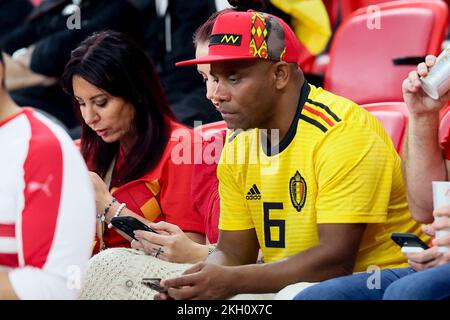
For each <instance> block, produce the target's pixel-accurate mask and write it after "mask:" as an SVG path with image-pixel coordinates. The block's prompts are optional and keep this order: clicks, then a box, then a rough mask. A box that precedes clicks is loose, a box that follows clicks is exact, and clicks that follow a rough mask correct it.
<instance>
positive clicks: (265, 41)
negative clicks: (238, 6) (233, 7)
mask: <svg viewBox="0 0 450 320" xmlns="http://www.w3.org/2000/svg"><path fill="white" fill-rule="evenodd" d="M299 55H300V44H299V42H298V40H297V37H296V36H295V33H294V31H292V29H291V28H290V27H289V26H288V25H287V24H286V22H284V21H283V20H282V19H280V18H278V17H276V16H273V15H271V14H267V13H263V12H256V11H252V10H249V11H247V12H226V13H223V14H221V15H219V16H218V17H217V19H216V22H215V23H214V26H213V29H212V33H211V36H210V42H209V50H208V55H207V56H205V57H202V58H199V59H192V60H186V61H181V62H177V63H176V65H177V66H190V65H195V64H204V63H211V62H219V61H228V60H242V59H268V60H274V61H286V62H293V63H297V62H298V61H299V58H300V56H299Z"/></svg>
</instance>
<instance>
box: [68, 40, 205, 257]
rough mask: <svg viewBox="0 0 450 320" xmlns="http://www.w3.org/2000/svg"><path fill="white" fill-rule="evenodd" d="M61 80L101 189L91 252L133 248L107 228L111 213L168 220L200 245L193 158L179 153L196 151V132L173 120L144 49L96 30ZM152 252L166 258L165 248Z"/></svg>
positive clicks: (83, 150) (125, 238) (97, 190)
mask: <svg viewBox="0 0 450 320" xmlns="http://www.w3.org/2000/svg"><path fill="white" fill-rule="evenodd" d="M62 82H63V87H64V89H65V90H66V92H68V93H69V94H70V95H71V96H72V97H73V99H74V104H75V106H76V107H77V108H76V113H77V114H78V116H80V117H81V118H82V120H83V121H82V126H81V145H80V149H81V153H82V155H83V157H84V158H85V160H86V162H87V164H88V167H89V169H90V170H91V171H92V172H91V179H92V182H93V185H94V188H95V193H96V207H97V218H98V222H97V236H98V242H97V244H96V246H95V250H94V251H95V252H97V251H98V250H102V249H104V248H108V247H129V245H130V244H129V240H131V239H130V238H129V237H128V236H126V235H125V234H121V235H119V234H118V233H117V232H116V230H115V229H113V228H109V227H111V225H108V224H110V221H111V219H112V217H114V216H133V217H135V218H137V219H139V220H141V221H142V222H144V223H146V224H150V226H151V223H150V222H151V221H155V222H156V221H167V222H170V223H173V224H175V225H177V226H179V227H180V228H181V230H183V231H184V232H186V235H187V236H189V237H190V239H192V240H194V241H196V242H200V243H203V242H204V235H203V234H204V225H203V221H202V219H201V217H200V216H199V215H198V214H197V213H196V211H195V209H194V207H193V206H192V201H191V197H190V185H191V178H192V163H193V161H192V159H191V158H189V157H188V158H189V159H188V161H187V162H188V163H184V162H186V161H185V160H186V155H184V156H183V155H180V154H179V152H178V151H179V150H190V149H189V148H192V142H193V139H192V134H193V133H192V130H191V129H188V128H186V127H184V126H182V125H181V124H179V123H177V122H176V121H175V120H174V117H173V115H172V113H171V111H170V108H169V105H168V102H167V100H166V97H165V94H164V91H163V89H162V86H161V84H160V81H159V78H158V76H157V74H156V72H155V70H154V67H153V65H152V63H151V61H150V60H149V58H148V57H147V56H146V54H145V52H144V51H142V50H141V48H140V47H138V46H137V45H136V44H135V43H134V42H133V41H132V40H131V39H129V38H128V37H126V36H125V35H123V34H120V33H118V32H113V31H106V32H100V33H96V34H94V35H92V36H91V37H89V38H87V39H86V40H85V41H84V42H82V43H81V45H80V46H79V47H78V48H77V49H75V50H74V51H73V52H72V55H71V59H70V61H69V62H68V64H67V65H66V68H65V70H64V74H63V76H62ZM181 138H183V139H182V141H180V139H181ZM177 152H178V153H177ZM106 225H108V228H107V227H106ZM153 254H155V255H164V248H162V246H159V247H157V248H155V252H154V253H153Z"/></svg>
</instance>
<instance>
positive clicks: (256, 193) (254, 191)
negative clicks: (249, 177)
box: [245, 184, 261, 200]
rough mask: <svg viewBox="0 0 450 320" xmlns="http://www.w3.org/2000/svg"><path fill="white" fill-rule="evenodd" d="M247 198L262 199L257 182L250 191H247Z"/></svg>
mask: <svg viewBox="0 0 450 320" xmlns="http://www.w3.org/2000/svg"><path fill="white" fill-rule="evenodd" d="M245 198H246V199H247V200H261V192H259V190H258V187H257V186H256V184H254V185H253V187H251V188H250V191H249V192H247V196H246V197H245Z"/></svg>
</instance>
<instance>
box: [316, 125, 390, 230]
mask: <svg viewBox="0 0 450 320" xmlns="http://www.w3.org/2000/svg"><path fill="white" fill-rule="evenodd" d="M389 143H390V141H389V140H386V137H384V136H380V135H379V134H377V133H376V132H374V131H373V130H368V129H367V128H365V127H363V126H361V125H359V124H356V123H352V124H346V123H340V124H338V125H337V127H335V128H333V130H332V131H330V132H329V133H328V135H327V136H326V137H325V138H324V140H323V141H322V142H321V144H320V146H319V148H318V151H317V154H316V157H317V161H316V166H315V170H316V174H317V177H318V181H317V183H318V197H317V202H316V210H317V223H380V222H385V221H386V219H387V208H388V205H389V200H390V193H391V186H392V176H393V170H394V165H395V160H396V159H395V156H397V154H396V153H395V151H394V152H393V151H392V146H390V145H389ZM391 144H392V143H391Z"/></svg>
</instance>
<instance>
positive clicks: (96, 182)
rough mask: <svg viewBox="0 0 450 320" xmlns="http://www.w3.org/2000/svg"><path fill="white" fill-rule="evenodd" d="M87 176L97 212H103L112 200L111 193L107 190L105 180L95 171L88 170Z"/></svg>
mask: <svg viewBox="0 0 450 320" xmlns="http://www.w3.org/2000/svg"><path fill="white" fill-rule="evenodd" d="M89 176H90V178H91V181H92V185H93V186H94V191H95V207H96V212H97V214H99V213H103V211H104V210H105V208H106V207H107V206H108V205H109V204H110V203H111V202H112V199H113V197H112V195H111V194H110V193H109V191H108V187H107V186H106V184H105V182H103V180H102V179H101V178H100V177H99V176H98V174H96V173H95V172H92V171H89Z"/></svg>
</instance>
